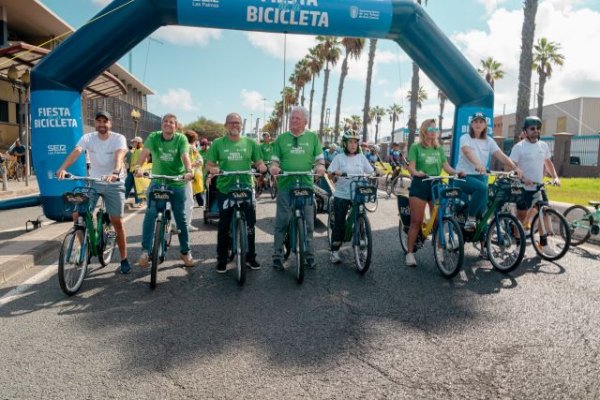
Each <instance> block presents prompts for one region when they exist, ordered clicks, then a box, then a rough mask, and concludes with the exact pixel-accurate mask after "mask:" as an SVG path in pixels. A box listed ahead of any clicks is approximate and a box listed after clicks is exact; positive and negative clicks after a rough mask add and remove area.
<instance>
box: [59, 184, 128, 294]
mask: <svg viewBox="0 0 600 400" xmlns="http://www.w3.org/2000/svg"><path fill="white" fill-rule="evenodd" d="M64 179H68V180H78V181H85V182H86V183H87V184H86V186H81V187H76V188H75V189H73V190H72V191H70V192H66V193H64V194H63V196H62V197H63V201H64V202H65V204H67V205H68V206H69V208H70V209H71V210H72V211H77V212H79V213H80V214H79V217H78V218H77V221H75V222H74V224H73V227H72V228H71V229H70V230H69V232H67V235H66V236H65V238H64V239H63V242H62V245H61V248H60V252H59V257H58V282H59V284H60V288H61V289H62V291H63V292H64V293H65V294H66V295H68V296H72V295H74V294H75V293H77V292H78V291H79V289H80V288H81V285H82V284H83V280H84V279H85V277H86V275H87V272H88V264H89V262H90V259H91V257H98V260H99V262H100V268H104V267H106V266H107V265H108V264H110V262H111V259H112V255H113V252H114V249H115V243H116V239H117V234H116V232H115V230H114V227H113V226H112V224H111V223H110V217H109V215H108V213H107V212H106V211H105V210H104V199H102V203H101V205H100V207H99V208H98V211H96V215H95V219H94V214H93V211H94V209H95V203H96V199H97V198H98V197H101V198H102V195H101V194H98V192H97V191H96V189H94V188H93V187H92V186H91V183H92V182H105V180H103V179H98V178H90V177H86V176H75V175H72V174H67V175H66V176H65V178H64ZM94 220H95V222H94ZM100 268H98V269H100Z"/></svg>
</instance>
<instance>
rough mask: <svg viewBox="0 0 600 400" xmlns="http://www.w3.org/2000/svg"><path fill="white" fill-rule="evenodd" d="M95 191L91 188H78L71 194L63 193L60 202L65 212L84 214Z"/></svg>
mask: <svg viewBox="0 0 600 400" xmlns="http://www.w3.org/2000/svg"><path fill="white" fill-rule="evenodd" d="M95 193H96V191H95V190H94V189H93V188H91V187H78V188H75V189H74V190H73V191H72V192H65V193H63V195H62V200H63V203H64V205H65V210H66V211H67V212H74V211H77V212H82V213H83V212H86V211H88V210H89V207H90V199H91V197H92V195H94V194H95Z"/></svg>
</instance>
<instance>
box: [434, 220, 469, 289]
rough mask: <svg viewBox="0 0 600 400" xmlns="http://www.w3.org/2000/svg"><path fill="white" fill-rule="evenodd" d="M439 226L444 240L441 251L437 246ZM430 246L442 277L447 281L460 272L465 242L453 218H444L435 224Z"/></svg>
mask: <svg viewBox="0 0 600 400" xmlns="http://www.w3.org/2000/svg"><path fill="white" fill-rule="evenodd" d="M440 226H441V227H442V235H444V238H445V240H446V245H445V247H444V248H443V249H442V248H441V247H440V245H439V241H440V239H439V238H440V233H439V229H440ZM431 244H432V246H433V259H434V260H435V264H436V266H437V267H438V270H439V271H440V273H441V274H442V276H443V277H444V278H448V279H450V278H453V277H455V276H456V274H458V273H459V272H460V270H461V268H462V266H463V263H464V259H465V242H464V239H463V235H462V230H461V229H460V225H459V224H458V222H457V221H456V220H455V219H454V218H453V217H444V218H443V219H442V223H441V224H436V226H435V229H434V230H433V237H432V240H431ZM440 255H442V257H440ZM451 261H452V264H451Z"/></svg>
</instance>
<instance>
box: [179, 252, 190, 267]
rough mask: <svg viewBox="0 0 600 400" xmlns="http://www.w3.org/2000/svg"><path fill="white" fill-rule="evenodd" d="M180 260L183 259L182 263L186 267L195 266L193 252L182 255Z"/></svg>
mask: <svg viewBox="0 0 600 400" xmlns="http://www.w3.org/2000/svg"><path fill="white" fill-rule="evenodd" d="M179 258H181V261H183V265H185V266H186V267H188V268H191V267H193V266H194V259H193V258H192V252H191V251H190V252H189V253H187V254H180V255H179Z"/></svg>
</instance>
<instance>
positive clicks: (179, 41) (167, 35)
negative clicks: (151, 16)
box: [152, 26, 221, 47]
mask: <svg viewBox="0 0 600 400" xmlns="http://www.w3.org/2000/svg"><path fill="white" fill-rule="evenodd" d="M152 37H154V38H155V39H159V40H162V41H165V42H167V43H169V44H174V45H178V46H200V47H202V46H206V45H207V44H208V43H209V42H210V41H211V40H218V39H220V38H221V30H220V29H210V28H196V27H191V26H163V27H161V28H160V29H158V30H157V31H156V32H154V33H153V34H152Z"/></svg>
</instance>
